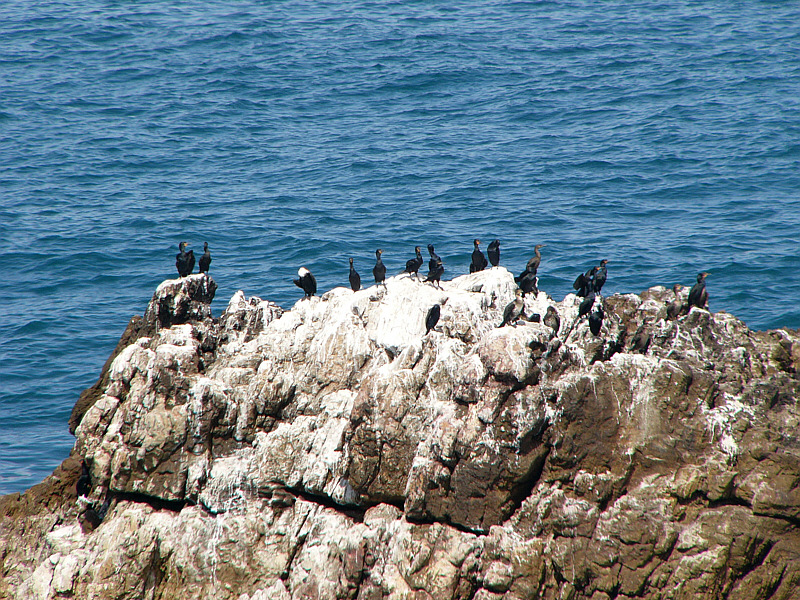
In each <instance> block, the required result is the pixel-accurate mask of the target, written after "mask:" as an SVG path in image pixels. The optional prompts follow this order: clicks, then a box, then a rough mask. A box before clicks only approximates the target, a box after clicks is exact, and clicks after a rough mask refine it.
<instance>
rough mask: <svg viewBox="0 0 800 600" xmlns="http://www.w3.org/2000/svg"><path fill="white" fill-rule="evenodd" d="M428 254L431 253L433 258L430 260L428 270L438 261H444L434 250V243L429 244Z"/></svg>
mask: <svg viewBox="0 0 800 600" xmlns="http://www.w3.org/2000/svg"><path fill="white" fill-rule="evenodd" d="M428 254H430V255H431V259H430V260H429V261H428V270H430V269H432V268H433V266H434V265H435V264H436V263H437V262H442V259H441V258H439V255H438V254H436V252H435V251H434V249H433V244H428Z"/></svg>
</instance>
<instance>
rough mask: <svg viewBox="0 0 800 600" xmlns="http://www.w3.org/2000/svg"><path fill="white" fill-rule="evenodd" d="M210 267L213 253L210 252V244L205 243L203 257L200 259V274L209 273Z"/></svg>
mask: <svg viewBox="0 0 800 600" xmlns="http://www.w3.org/2000/svg"><path fill="white" fill-rule="evenodd" d="M210 266H211V252H210V251H209V250H208V242H203V255H202V256H201V257H200V271H199V273H208V267H210Z"/></svg>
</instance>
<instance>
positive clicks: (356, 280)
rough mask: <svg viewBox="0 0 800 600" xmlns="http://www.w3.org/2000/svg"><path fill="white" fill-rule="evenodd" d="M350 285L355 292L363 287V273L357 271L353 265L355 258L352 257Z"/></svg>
mask: <svg viewBox="0 0 800 600" xmlns="http://www.w3.org/2000/svg"><path fill="white" fill-rule="evenodd" d="M350 287H351V288H352V289H353V291H354V292H357V291H358V290H360V289H361V275H359V274H358V273H356V270H355V268H354V267H353V259H352V258H351V259H350Z"/></svg>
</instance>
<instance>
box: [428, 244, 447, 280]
mask: <svg viewBox="0 0 800 600" xmlns="http://www.w3.org/2000/svg"><path fill="white" fill-rule="evenodd" d="M428 253H429V254H430V255H431V258H430V260H429V261H428V276H427V277H426V278H425V281H426V282H427V281H432V282H434V283H436V284H437V285H439V282H440V281H441V279H442V275H444V264H443V263H442V259H441V258H439V255H438V254H436V252H435V251H434V250H433V244H428ZM439 287H441V285H439Z"/></svg>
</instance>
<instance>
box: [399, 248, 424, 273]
mask: <svg viewBox="0 0 800 600" xmlns="http://www.w3.org/2000/svg"><path fill="white" fill-rule="evenodd" d="M414 252H416V254H417V255H416V256H415V257H414V258H412V259H411V260H409V261H406V270H405V271H403V273H408V274H410V275H416V276H417V278H418V279H419V268H420V267H421V266H422V263H423V262H425V261H424V260H422V252H420V247H419V246H415V247H414Z"/></svg>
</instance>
